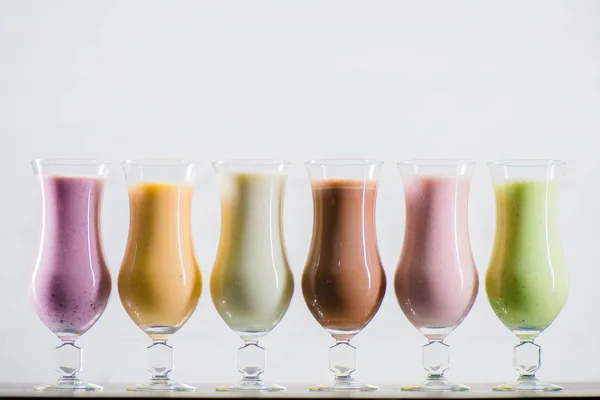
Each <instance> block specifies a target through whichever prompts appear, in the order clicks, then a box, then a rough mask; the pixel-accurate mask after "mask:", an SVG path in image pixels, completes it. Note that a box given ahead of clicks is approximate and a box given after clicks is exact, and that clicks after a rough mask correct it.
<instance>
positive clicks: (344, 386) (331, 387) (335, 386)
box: [309, 378, 379, 392]
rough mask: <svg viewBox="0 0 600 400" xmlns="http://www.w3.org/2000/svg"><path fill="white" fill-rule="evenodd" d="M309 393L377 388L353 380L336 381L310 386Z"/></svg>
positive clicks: (363, 390)
mask: <svg viewBox="0 0 600 400" xmlns="http://www.w3.org/2000/svg"><path fill="white" fill-rule="evenodd" d="M309 389H310V390H311V391H320V392H349V391H362V392H366V391H370V390H377V389H379V388H378V387H377V386H373V385H369V384H368V383H362V382H358V381H355V380H354V379H339V378H338V379H336V380H335V381H334V382H332V383H329V384H324V385H318V386H311V387H310V388H309Z"/></svg>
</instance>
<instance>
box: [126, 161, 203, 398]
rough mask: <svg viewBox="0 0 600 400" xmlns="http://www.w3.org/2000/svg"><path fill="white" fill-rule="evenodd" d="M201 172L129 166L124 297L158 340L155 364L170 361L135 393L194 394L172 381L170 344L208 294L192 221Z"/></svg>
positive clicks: (178, 164)
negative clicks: (204, 289) (202, 294)
mask: <svg viewBox="0 0 600 400" xmlns="http://www.w3.org/2000/svg"><path fill="white" fill-rule="evenodd" d="M196 167H197V165H196V164H195V163H191V162H187V161H185V160H176V159H174V160H171V159H164V160H163V159H158V160H153V159H142V160H133V161H126V162H124V163H123V168H124V170H125V174H126V176H127V181H128V189H129V208H130V212H129V214H130V222H129V237H128V240H127V247H126V249H125V255H124V256H123V261H122V263H121V269H120V271H119V282H118V286H119V296H120V298H121V303H122V304H123V307H125V310H126V311H127V313H128V314H129V316H130V317H131V319H132V320H133V322H135V324H136V325H137V326H138V327H139V328H140V329H142V330H143V331H144V332H145V333H146V334H147V335H148V336H149V337H150V338H151V339H152V340H153V345H152V346H150V352H151V363H152V362H153V361H152V358H153V357H154V355H153V354H155V355H156V357H157V358H158V359H160V358H161V357H164V359H163V360H160V362H158V360H157V361H156V362H157V367H153V366H152V365H151V366H150V370H151V371H152V372H153V377H152V382H151V383H150V384H148V385H139V386H133V387H130V388H128V389H131V390H189V389H193V388H191V387H189V386H187V385H184V384H180V383H176V382H173V381H172V380H171V379H170V378H169V377H168V373H169V372H170V371H171V370H172V369H173V366H172V361H169V358H172V354H171V348H170V347H169V346H168V345H167V344H166V342H167V340H168V339H169V338H170V336H171V335H172V334H174V333H175V332H177V330H179V329H180V328H181V327H182V326H183V324H185V322H186V321H187V320H188V319H189V317H190V316H191V315H192V313H193V312H194V309H195V308H196V305H197V304H198V299H199V298H200V292H201V290H202V278H201V275H200V269H199V268H198V264H197V262H196V258H195V256H194V249H193V243H192V231H191V218H190V214H191V200H192V191H193V184H194V180H195V174H196ZM165 349H166V350H165ZM164 364H167V365H166V366H165V365H164Z"/></svg>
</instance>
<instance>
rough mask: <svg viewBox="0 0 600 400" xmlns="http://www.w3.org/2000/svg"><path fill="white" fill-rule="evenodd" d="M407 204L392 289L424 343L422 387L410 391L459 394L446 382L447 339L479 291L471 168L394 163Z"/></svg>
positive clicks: (440, 163) (454, 385) (421, 162)
mask: <svg viewBox="0 0 600 400" xmlns="http://www.w3.org/2000/svg"><path fill="white" fill-rule="evenodd" d="M398 167H399V168H400V172H401V174H402V179H403V184H404V195H405V199H406V228H405V233H404V245H403V248H402V255H401V257H400V261H399V263H398V267H397V269H396V275H395V279H394V286H395V289H396V297H397V298H398V303H399V304H400V307H401V308H402V311H403V312H404V315H406V317H407V318H408V320H409V321H410V322H411V323H412V324H413V325H414V326H415V328H417V329H418V330H419V331H420V332H421V333H422V334H423V335H424V336H425V337H426V338H427V340H428V343H427V344H426V345H424V346H423V368H425V370H426V371H427V378H426V379H425V381H424V382H422V383H419V384H416V385H410V386H405V387H402V390H414V391H463V390H468V389H469V388H468V387H467V386H464V385H461V384H457V383H453V382H451V381H449V380H448V379H446V377H445V376H444V372H445V371H446V370H447V369H448V368H449V366H450V347H449V346H448V345H447V344H446V343H444V340H445V339H446V337H447V336H448V335H449V334H450V333H451V332H452V331H454V329H455V328H456V327H457V326H458V325H460V323H461V322H462V321H463V319H464V318H465V317H466V316H467V314H468V313H469V311H470V310H471V307H472V306H473V303H474V302H475V297H476V296H477V290H478V289H479V278H478V275H477V269H476V268H475V262H474V261H473V256H472V254H471V243H470V240H469V224H468V203H469V190H470V186H471V175H472V173H473V170H474V167H475V163H474V162H471V161H465V160H410V161H403V162H400V163H399V164H398Z"/></svg>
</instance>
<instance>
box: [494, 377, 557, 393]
mask: <svg viewBox="0 0 600 400" xmlns="http://www.w3.org/2000/svg"><path fill="white" fill-rule="evenodd" d="M492 389H494V390H498V391H503V392H508V391H511V392H533V391H535V392H557V391H559V390H563V388H562V387H561V386H558V385H554V384H552V383H548V382H543V381H540V380H539V379H537V378H536V377H520V378H519V379H517V381H516V382H513V383H505V384H503V385H498V386H494V387H493V388H492Z"/></svg>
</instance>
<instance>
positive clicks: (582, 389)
mask: <svg viewBox="0 0 600 400" xmlns="http://www.w3.org/2000/svg"><path fill="white" fill-rule="evenodd" d="M553 383H556V384H559V385H561V386H563V387H564V388H565V389H564V390H562V391H560V392H551V393H548V392H546V393H531V392H517V393H515V392H494V391H492V390H491V387H492V386H493V385H492V384H474V385H470V387H471V390H470V391H468V392H455V393H445V392H442V393H431V392H430V393H422V392H403V391H400V390H399V389H398V387H397V386H396V385H390V384H388V385H379V390H377V391H371V392H335V393H331V392H310V391H309V390H308V389H307V388H308V385H288V386H287V390H286V391H283V392H271V393H258V394H257V393H237V392H215V390H214V387H215V386H216V385H211V384H197V385H194V386H196V388H197V390H196V391H195V392H157V393H148V392H128V391H126V390H125V389H124V388H125V385H106V386H105V387H104V390H103V391H101V392H76V393H73V392H64V391H61V392H36V391H34V390H33V385H29V384H2V385H0V397H99V398H104V397H108V398H110V397H130V398H140V397H141V398H144V397H169V398H256V397H273V398H281V399H293V398H306V399H309V398H314V399H319V398H321V399H335V398H358V399H360V398H363V399H392V398H394V399H397V398H405V399H411V398H412V399H423V398H426V399H435V398H455V399H461V398H462V399H478V398H491V399H493V398H537V399H541V398H566V397H598V398H600V382H590V383H560V382H553ZM100 384H101V383H100Z"/></svg>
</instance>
